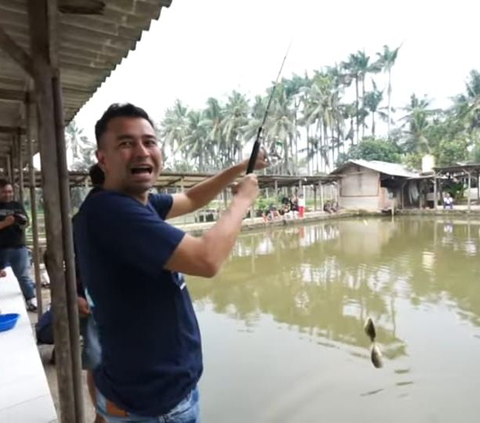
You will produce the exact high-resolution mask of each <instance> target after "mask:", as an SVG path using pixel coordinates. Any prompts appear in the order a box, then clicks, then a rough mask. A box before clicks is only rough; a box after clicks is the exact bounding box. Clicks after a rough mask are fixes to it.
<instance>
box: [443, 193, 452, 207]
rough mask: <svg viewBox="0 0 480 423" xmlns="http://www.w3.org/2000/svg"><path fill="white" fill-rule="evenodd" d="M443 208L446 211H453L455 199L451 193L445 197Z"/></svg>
mask: <svg viewBox="0 0 480 423" xmlns="http://www.w3.org/2000/svg"><path fill="white" fill-rule="evenodd" d="M443 208H444V209H453V198H452V196H451V195H450V193H449V192H447V193H446V194H445V197H443Z"/></svg>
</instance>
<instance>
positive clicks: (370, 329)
mask: <svg viewBox="0 0 480 423" xmlns="http://www.w3.org/2000/svg"><path fill="white" fill-rule="evenodd" d="M364 329H365V333H366V334H367V336H368V337H369V338H370V341H372V342H374V341H375V338H376V337H377V331H376V330H375V325H374V324H373V320H372V318H371V317H368V318H367V320H366V321H365V326H364Z"/></svg>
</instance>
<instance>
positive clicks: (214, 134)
mask: <svg viewBox="0 0 480 423" xmlns="http://www.w3.org/2000/svg"><path fill="white" fill-rule="evenodd" d="M224 115H225V112H224V110H223V108H222V105H221V104H220V103H219V101H218V100H217V99H216V98H213V97H210V98H209V99H208V100H207V108H206V109H205V110H204V112H203V121H202V126H204V127H205V128H206V131H207V134H208V135H207V145H206V149H207V150H208V153H209V155H210V158H211V164H210V166H209V170H214V169H219V168H221V167H222V161H221V160H220V155H219V151H220V148H221V146H222V145H223V144H224V142H223V138H224V137H223V133H222V121H223V119H224Z"/></svg>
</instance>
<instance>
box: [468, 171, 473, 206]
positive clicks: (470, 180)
mask: <svg viewBox="0 0 480 423" xmlns="http://www.w3.org/2000/svg"><path fill="white" fill-rule="evenodd" d="M467 174H468V190H467V210H468V213H470V190H471V189H472V173H471V172H467Z"/></svg>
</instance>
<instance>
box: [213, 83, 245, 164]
mask: <svg viewBox="0 0 480 423" xmlns="http://www.w3.org/2000/svg"><path fill="white" fill-rule="evenodd" d="M249 113H250V105H249V103H248V99H247V98H246V96H245V95H244V94H241V93H239V92H237V91H233V92H232V94H231V95H230V96H229V98H228V102H227V104H226V105H225V115H224V119H223V120H222V124H221V128H222V133H223V136H224V141H225V145H223V146H222V147H223V148H222V151H220V153H221V155H222V156H223V157H224V166H225V165H229V164H232V163H233V162H234V161H235V160H241V159H242V157H241V155H242V147H243V143H244V137H243V128H245V126H246V125H247V123H248V116H249ZM222 153H223V154H222Z"/></svg>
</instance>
